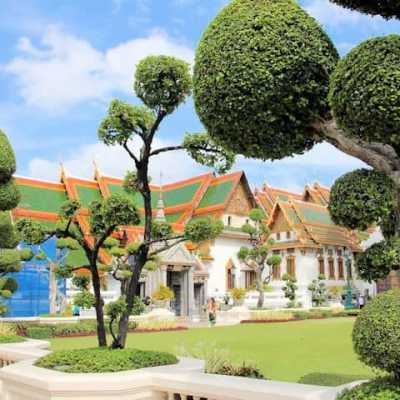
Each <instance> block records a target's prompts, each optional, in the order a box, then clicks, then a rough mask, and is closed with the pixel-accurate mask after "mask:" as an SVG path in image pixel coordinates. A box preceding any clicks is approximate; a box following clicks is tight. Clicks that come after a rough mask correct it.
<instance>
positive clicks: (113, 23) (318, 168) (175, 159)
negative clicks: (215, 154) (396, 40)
mask: <svg viewBox="0 0 400 400" xmlns="http://www.w3.org/2000/svg"><path fill="white" fill-rule="evenodd" d="M226 3H227V1H226V0H96V1H95V0H84V1H83V0H22V1H19V2H16V1H15V0H0V4H1V8H0V48H1V49H2V51H1V52H0V128H1V129H3V130H5V131H6V133H7V134H8V135H9V137H10V139H11V141H12V143H13V145H14V148H15V150H16V153H17V159H18V173H19V174H20V175H25V176H34V177H39V178H43V179H48V180H57V179H58V176H59V163H60V162H63V163H64V165H65V167H66V169H67V171H68V172H69V173H70V174H73V175H77V176H83V177H91V176H92V174H93V165H92V161H93V160H95V161H96V163H97V164H98V166H99V168H100V169H101V170H102V171H103V172H104V173H108V174H112V175H122V174H123V173H124V171H126V170H127V169H129V168H132V165H131V163H130V162H129V159H128V158H127V157H126V156H125V155H124V154H123V153H122V152H121V151H120V150H119V149H116V148H105V147H104V146H103V145H101V144H99V143H98V140H97V133H96V131H97V126H98V123H99V121H100V120H101V118H102V117H103V116H104V115H105V112H106V109H107V107H108V104H109V102H110V100H111V99H112V98H115V97H117V98H121V99H125V100H128V101H131V102H133V103H137V102H138V101H137V99H135V97H134V93H133V91H132V89H131V88H132V84H133V73H134V68H135V65H136V63H137V62H138V61H139V60H140V59H141V58H143V57H145V56H147V55H149V54H170V55H174V56H176V57H180V58H183V59H185V60H187V61H189V62H191V61H192V60H193V55H194V51H195V48H196V45H197V43H198V41H199V38H200V36H201V33H202V31H203V30H204V29H205V27H206V26H207V24H208V23H209V21H210V20H211V19H212V18H213V17H214V16H215V15H216V13H217V12H218V11H219V10H220V9H221V7H223V6H224V4H226ZM300 4H301V5H302V6H303V7H304V8H306V9H307V10H308V11H309V12H310V13H311V14H312V15H313V16H314V17H315V18H317V19H318V20H319V22H320V23H321V24H322V25H323V26H324V27H325V29H326V30H327V32H328V33H329V35H330V36H331V37H332V39H333V41H334V42H335V44H336V46H337V47H338V49H339V51H340V52H341V54H345V53H346V52H347V51H348V50H349V49H351V48H352V47H353V46H355V45H357V44H358V43H360V42H361V41H363V40H365V39H367V38H369V37H372V36H380V35H385V34H388V33H398V32H399V31H400V23H398V22H394V21H390V22H386V21H384V20H383V19H381V18H379V17H376V18H371V17H367V16H363V15H361V14H359V13H356V12H350V11H347V10H344V9H342V8H340V7H337V6H334V5H333V4H331V3H329V1H328V0H301V1H300ZM201 130H202V127H201V124H200V122H199V120H198V118H197V116H196V114H195V112H194V109H193V103H192V101H188V102H187V103H186V104H185V105H184V106H182V107H181V108H180V109H179V110H178V112H176V114H174V115H173V116H171V117H169V118H168V120H167V121H166V122H165V123H164V125H163V126H162V129H161V130H160V132H159V135H158V138H157V141H158V143H159V144H165V143H168V144H170V143H177V142H179V141H180V139H181V138H182V136H183V134H184V133H185V132H196V131H201ZM360 165H361V163H360V162H359V161H358V160H355V159H352V158H350V157H347V156H345V155H343V154H342V153H339V152H338V151H337V150H335V149H333V148H331V147H330V146H329V145H327V144H322V145H320V146H317V147H316V148H314V149H313V150H312V151H311V152H309V153H307V154H305V155H303V156H299V157H294V158H291V159H285V160H282V161H279V162H274V163H270V162H265V163H263V162H260V161H257V160H245V159H242V158H239V159H238V162H237V165H235V169H244V170H245V171H246V173H247V175H248V177H249V180H250V182H251V184H252V185H253V186H256V185H260V184H261V183H262V182H264V181H268V182H269V183H270V184H272V185H275V186H280V187H285V188H289V189H294V190H296V189H297V190H300V188H301V187H302V186H304V184H305V183H306V182H312V181H315V180H318V181H320V182H321V183H323V184H325V185H330V184H331V183H332V182H333V181H334V179H335V178H337V177H338V176H340V175H341V174H343V173H344V172H346V171H349V170H352V169H354V168H357V167H358V166H360ZM161 170H162V171H163V175H164V176H165V180H168V181H173V180H176V179H181V178H186V177H189V176H192V175H194V174H197V173H201V172H203V171H205V169H204V168H201V167H199V166H198V165H196V164H195V163H194V162H192V161H191V160H190V159H189V158H188V157H187V156H186V155H185V154H184V153H174V154H169V155H165V156H163V157H161V158H159V159H157V160H155V161H154V163H153V165H152V168H151V173H152V174H153V176H154V177H155V179H156V180H157V176H159V173H160V171H161Z"/></svg>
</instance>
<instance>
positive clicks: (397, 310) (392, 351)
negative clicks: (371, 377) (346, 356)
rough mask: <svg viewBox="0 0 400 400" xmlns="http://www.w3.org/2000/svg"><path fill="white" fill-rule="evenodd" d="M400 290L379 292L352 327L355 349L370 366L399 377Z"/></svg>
mask: <svg viewBox="0 0 400 400" xmlns="http://www.w3.org/2000/svg"><path fill="white" fill-rule="evenodd" d="M399 343H400V291H399V290H392V291H388V292H385V293H382V294H379V295H378V296H377V297H376V298H374V299H372V300H371V301H370V302H369V303H368V304H367V305H366V307H364V308H363V310H362V311H361V312H360V314H359V316H358V318H357V320H356V322H355V324H354V329H353V344H354V350H355V352H356V353H357V354H358V356H359V357H360V360H361V361H363V362H364V363H365V364H367V365H368V366H370V367H373V368H379V369H381V370H384V371H386V372H388V373H390V374H393V375H394V377H395V378H396V379H397V380H398V379H399V378H400V347H399Z"/></svg>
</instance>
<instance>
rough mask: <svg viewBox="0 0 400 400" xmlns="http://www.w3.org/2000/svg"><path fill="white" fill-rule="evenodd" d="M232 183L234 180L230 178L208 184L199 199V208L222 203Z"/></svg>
mask: <svg viewBox="0 0 400 400" xmlns="http://www.w3.org/2000/svg"><path fill="white" fill-rule="evenodd" d="M233 183H234V181H233V180H230V181H225V182H222V183H220V184H217V185H213V186H210V187H209V188H208V189H207V191H206V193H205V195H204V196H203V198H202V199H201V202H200V204H199V208H204V207H212V206H215V205H217V204H223V203H224V202H225V200H226V198H227V196H228V195H229V193H230V191H231V189H232V187H233Z"/></svg>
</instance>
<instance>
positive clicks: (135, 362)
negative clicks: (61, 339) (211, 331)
mask: <svg viewBox="0 0 400 400" xmlns="http://www.w3.org/2000/svg"><path fill="white" fill-rule="evenodd" d="M177 363H178V359H177V358H176V357H175V356H174V355H172V354H169V353H161V352H155V351H142V350H136V349H123V350H110V349H107V348H100V349H99V348H97V349H79V350H61V351H55V352H52V353H50V354H49V355H47V356H45V357H42V358H40V359H39V360H38V361H36V363H35V365H36V366H37V367H41V368H48V369H58V370H59V369H60V367H62V370H63V372H71V373H99V372H119V371H128V370H133V369H140V368H150V367H158V366H161V365H170V364H177Z"/></svg>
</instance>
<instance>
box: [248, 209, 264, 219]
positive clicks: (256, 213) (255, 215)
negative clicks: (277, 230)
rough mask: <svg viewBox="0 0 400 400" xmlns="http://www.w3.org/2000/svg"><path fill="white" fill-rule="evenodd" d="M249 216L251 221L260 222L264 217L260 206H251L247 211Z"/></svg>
mask: <svg viewBox="0 0 400 400" xmlns="http://www.w3.org/2000/svg"><path fill="white" fill-rule="evenodd" d="M249 218H250V219H251V220H252V221H255V222H260V221H262V220H263V219H265V213H264V211H263V210H261V209H260V208H253V209H252V210H251V211H250V213H249Z"/></svg>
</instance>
